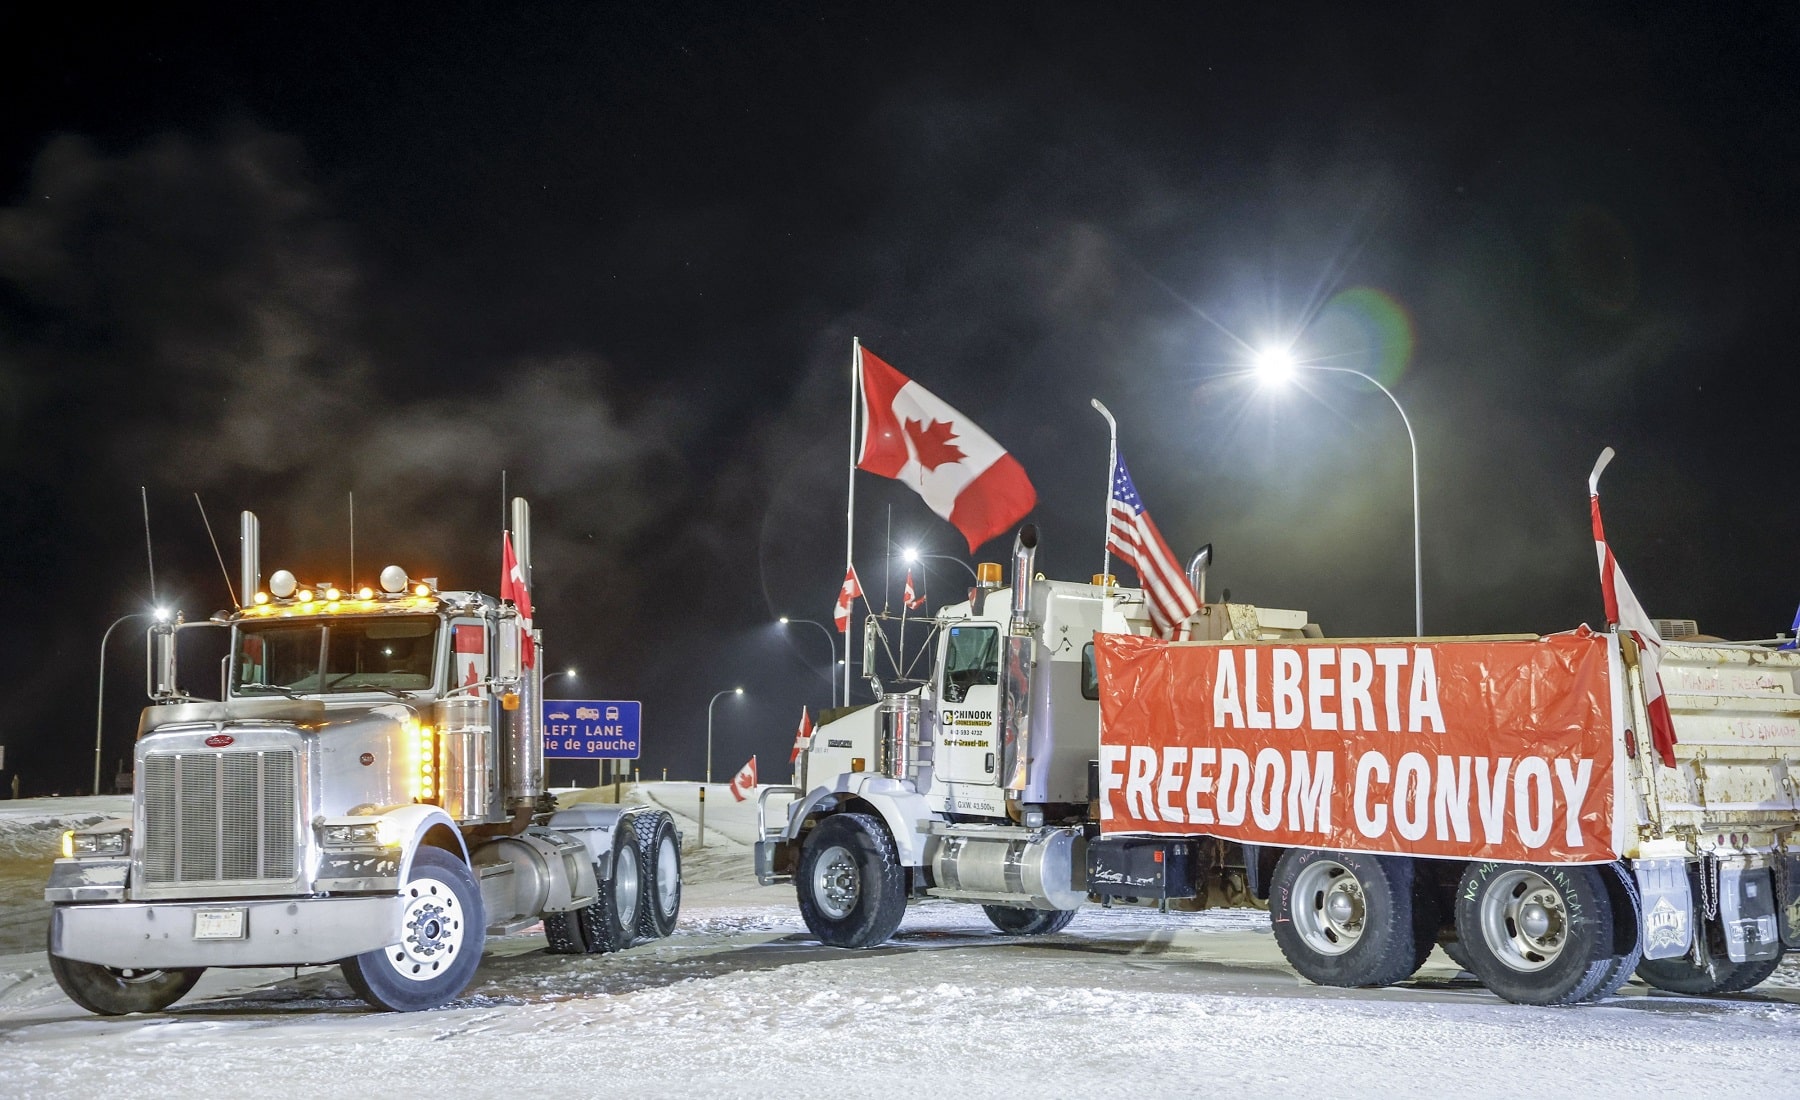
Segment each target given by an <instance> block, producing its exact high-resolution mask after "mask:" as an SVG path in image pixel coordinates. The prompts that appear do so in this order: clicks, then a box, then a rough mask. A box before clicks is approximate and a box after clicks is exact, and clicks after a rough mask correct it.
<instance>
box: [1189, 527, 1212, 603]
mask: <svg viewBox="0 0 1800 1100" xmlns="http://www.w3.org/2000/svg"><path fill="white" fill-rule="evenodd" d="M1211 565H1212V543H1210V542H1209V543H1207V544H1206V545H1205V546H1202V547H1201V548H1200V549H1198V550H1196V551H1194V556H1193V558H1191V559H1190V560H1189V561H1188V568H1187V574H1188V583H1189V584H1191V585H1193V586H1194V595H1195V596H1197V597H1199V599H1200V606H1201V607H1205V606H1206V570H1207V569H1208V568H1209V567H1211Z"/></svg>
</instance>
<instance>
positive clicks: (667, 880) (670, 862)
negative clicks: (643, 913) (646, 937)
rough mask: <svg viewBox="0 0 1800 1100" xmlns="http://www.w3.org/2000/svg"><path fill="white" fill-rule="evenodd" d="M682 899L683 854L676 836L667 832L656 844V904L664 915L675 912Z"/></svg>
mask: <svg viewBox="0 0 1800 1100" xmlns="http://www.w3.org/2000/svg"><path fill="white" fill-rule="evenodd" d="M680 899H681V855H680V853H679V852H677V851H676V850H675V838H674V837H672V836H670V835H669V834H667V833H664V834H663V838H662V840H661V841H660V842H659V843H658V844H657V846H656V904H657V907H658V909H659V910H660V912H661V913H662V914H663V915H664V916H669V915H670V914H672V913H674V912H675V905H676V903H677V902H678V901H680Z"/></svg>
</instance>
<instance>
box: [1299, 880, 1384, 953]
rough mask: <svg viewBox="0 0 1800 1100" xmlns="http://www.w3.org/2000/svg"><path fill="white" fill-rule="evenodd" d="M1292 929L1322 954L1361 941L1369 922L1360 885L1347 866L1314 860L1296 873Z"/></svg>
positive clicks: (1365, 900)
mask: <svg viewBox="0 0 1800 1100" xmlns="http://www.w3.org/2000/svg"><path fill="white" fill-rule="evenodd" d="M1292 896H1293V899H1294V901H1293V912H1292V918H1293V922H1294V931H1296V932H1298V933H1300V940H1301V942H1303V943H1305V944H1306V946H1307V947H1308V948H1309V949H1311V950H1312V951H1315V952H1317V953H1318V954H1321V955H1342V954H1344V953H1345V952H1346V951H1349V950H1350V949H1351V948H1353V947H1355V946H1356V945H1357V944H1358V943H1360V942H1362V934H1363V929H1364V928H1365V927H1367V923H1368V915H1369V914H1368V902H1367V899H1366V898H1365V897H1364V896H1363V886H1362V883H1361V882H1359V881H1358V880H1357V878H1356V876H1355V875H1354V874H1352V873H1351V871H1350V868H1348V867H1345V866H1344V865H1343V864H1341V863H1338V862H1336V861H1334V860H1329V859H1320V860H1314V861H1313V862H1312V863H1309V864H1307V865H1306V867H1305V868H1304V869H1303V870H1302V871H1301V872H1300V873H1299V874H1298V875H1296V876H1294V889H1293V895H1292Z"/></svg>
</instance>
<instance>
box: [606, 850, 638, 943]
mask: <svg viewBox="0 0 1800 1100" xmlns="http://www.w3.org/2000/svg"><path fill="white" fill-rule="evenodd" d="M612 887H613V913H614V914H615V915H617V916H618V918H619V927H621V928H630V927H631V925H632V922H633V921H635V920H636V919H637V907H638V865H637V860H636V859H635V858H633V853H632V852H631V850H630V849H628V848H622V849H620V850H619V851H618V852H616V853H615V854H614V855H613V881H612Z"/></svg>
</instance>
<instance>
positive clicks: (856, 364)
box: [844, 336, 868, 706]
mask: <svg viewBox="0 0 1800 1100" xmlns="http://www.w3.org/2000/svg"><path fill="white" fill-rule="evenodd" d="M861 399H862V337H860V336H852V337H851V338H850V478H849V489H848V491H846V492H845V494H844V501H845V503H844V574H845V575H846V576H848V575H849V573H850V570H851V569H853V568H855V561H856V558H855V550H854V547H855V542H856V410H857V407H858V405H859V404H860V403H861ZM850 617H851V618H852V619H854V618H855V617H856V605H855V604H854V603H852V604H851V605H850ZM855 640H856V639H855V635H853V634H852V633H851V632H850V625H849V624H848V623H846V624H844V705H845V706H849V705H850V670H851V668H853V667H854V662H853V661H851V660H850V646H851V644H852V643H853V642H854V641H855ZM867 656H868V654H867V653H866V652H865V653H864V657H865V658H866V657H867Z"/></svg>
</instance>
